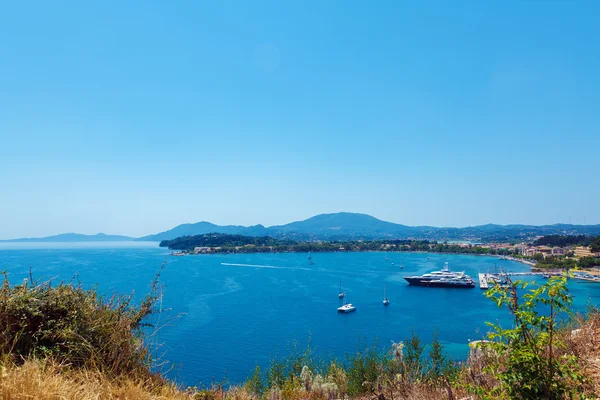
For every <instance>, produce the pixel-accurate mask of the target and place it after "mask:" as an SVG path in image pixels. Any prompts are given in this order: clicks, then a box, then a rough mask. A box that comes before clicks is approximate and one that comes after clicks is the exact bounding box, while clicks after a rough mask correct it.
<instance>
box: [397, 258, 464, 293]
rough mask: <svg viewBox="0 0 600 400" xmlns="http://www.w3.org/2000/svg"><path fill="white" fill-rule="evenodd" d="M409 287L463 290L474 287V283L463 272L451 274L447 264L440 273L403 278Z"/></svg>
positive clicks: (434, 272) (433, 272)
mask: <svg viewBox="0 0 600 400" xmlns="http://www.w3.org/2000/svg"><path fill="white" fill-rule="evenodd" d="M404 280H406V281H407V282H408V283H409V284H410V285H415V286H427V287H447V288H465V289H471V288H474V287H475V281H473V279H471V277H470V276H469V275H465V273H464V272H452V271H450V269H449V268H448V263H445V264H444V268H442V269H441V270H440V271H432V272H430V273H428V274H423V275H418V276H416V275H415V276H405V277H404Z"/></svg>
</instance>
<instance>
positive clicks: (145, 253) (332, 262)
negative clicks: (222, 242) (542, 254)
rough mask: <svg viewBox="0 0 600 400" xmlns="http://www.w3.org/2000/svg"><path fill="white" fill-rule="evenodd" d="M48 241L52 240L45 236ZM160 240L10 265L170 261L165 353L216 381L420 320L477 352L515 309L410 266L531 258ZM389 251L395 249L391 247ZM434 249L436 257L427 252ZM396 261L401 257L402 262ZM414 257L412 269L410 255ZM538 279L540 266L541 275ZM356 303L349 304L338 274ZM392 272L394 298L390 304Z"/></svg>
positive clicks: (591, 289)
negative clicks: (414, 282)
mask: <svg viewBox="0 0 600 400" xmlns="http://www.w3.org/2000/svg"><path fill="white" fill-rule="evenodd" d="M40 247H43V248H40ZM168 253H169V252H168V251H166V250H165V249H160V248H158V247H157V246H156V244H153V243H149V244H148V243H141V244H140V243H138V244H135V247H134V246H133V245H131V244H127V243H118V244H114V243H94V244H75V245H73V244H68V245H65V244H61V245H57V244H42V245H40V244H0V270H7V271H8V272H9V274H10V278H11V280H12V282H13V283H16V282H20V281H21V280H22V279H23V278H26V277H28V276H29V267H32V269H33V273H34V277H36V278H42V277H43V278H44V279H53V280H54V281H57V280H61V279H64V280H70V279H71V277H72V276H74V275H76V274H77V275H78V277H79V280H80V281H81V282H82V283H83V284H84V285H85V286H92V285H95V284H98V288H99V290H100V291H101V292H104V293H110V292H112V291H116V292H120V293H130V292H131V291H132V290H135V292H136V294H137V295H138V296H141V295H142V294H143V293H145V292H146V291H147V290H148V288H149V284H150V282H151V281H152V279H153V277H154V275H155V273H156V272H157V271H158V270H159V268H160V265H161V263H162V262H163V260H165V258H167V260H168V261H167V268H166V269H165V270H164V272H163V275H162V277H161V281H162V283H163V285H164V288H163V303H162V307H163V308H164V309H166V310H167V312H165V313H164V314H163V315H162V317H161V321H158V322H159V324H160V325H165V324H166V326H165V327H164V328H162V329H161V330H160V331H159V332H158V333H157V341H158V342H159V343H161V344H162V346H161V347H160V348H159V349H158V353H160V354H164V355H163V356H162V358H163V359H164V360H168V361H169V362H170V363H172V364H174V365H175V368H174V369H173V371H172V372H170V374H171V376H172V377H174V378H176V379H178V380H179V381H181V382H183V383H185V384H187V385H197V384H200V383H204V384H209V383H210V381H211V379H212V378H213V377H214V378H215V379H217V380H220V379H221V378H223V376H224V375H226V376H227V378H228V379H229V380H230V381H231V382H239V381H241V380H243V379H245V378H246V376H247V374H248V373H250V372H251V370H252V369H253V367H254V365H256V364H257V363H258V364H260V365H261V366H265V365H268V362H269V360H270V359H271V358H272V357H273V356H275V355H276V354H277V353H279V354H280V355H283V354H285V353H286V352H287V351H288V350H289V349H290V343H291V341H292V340H297V341H298V342H299V343H300V344H301V345H303V346H304V345H306V342H307V340H308V337H309V336H310V337H311V344H312V347H313V348H314V349H315V351H316V353H317V354H319V355H323V356H327V357H338V358H344V356H345V354H346V353H348V352H354V351H356V350H357V348H358V341H359V339H360V340H361V342H363V343H368V344H371V343H373V341H374V340H375V339H376V338H377V340H378V343H379V344H380V345H381V346H388V344H390V343H391V341H392V340H393V341H399V340H404V339H405V338H406V337H407V336H408V335H410V332H411V330H414V331H415V332H416V333H417V334H419V335H420V336H421V338H422V340H423V341H425V342H428V341H429V340H430V338H431V336H432V334H433V332H434V330H435V329H436V328H437V329H438V330H439V337H440V340H441V341H442V343H443V344H444V345H445V347H446V350H447V351H448V353H449V354H450V355H451V356H452V357H453V358H455V359H461V358H464V357H465V356H466V353H467V343H468V341H469V340H476V339H480V338H482V336H483V334H484V333H485V332H486V331H487V329H486V326H485V324H484V321H486V320H488V321H496V320H498V319H499V320H500V321H506V317H505V313H504V312H502V311H500V310H498V309H497V308H496V307H495V306H494V305H493V304H492V303H491V302H490V301H489V300H487V299H486V298H485V297H484V296H483V294H482V292H481V291H480V290H479V289H470V290H468V289H467V290H461V289H432V288H420V287H412V286H408V285H407V284H406V283H405V281H404V280H403V279H402V275H407V274H410V275H412V274H422V273H425V272H429V271H431V270H436V269H440V268H441V267H442V266H443V263H444V261H448V262H449V263H450V267H451V269H453V270H465V271H466V272H467V273H468V274H471V275H472V276H476V275H477V272H478V271H482V272H486V271H487V270H488V268H490V267H493V265H494V263H497V264H498V266H500V267H502V268H506V269H508V270H512V271H526V270H527V269H528V267H526V266H524V265H522V264H519V263H515V262H511V261H502V260H497V259H494V258H490V257H477V256H462V255H439V254H410V253H327V254H313V255H312V257H313V259H314V261H315V265H312V266H309V265H308V261H307V255H306V254H251V255H206V256H205V255H200V256H187V257H168ZM386 257H389V261H385V258H386ZM428 257H429V258H428ZM392 262H393V263H394V265H392ZM400 265H403V266H404V269H402V270H401V269H400V268H399V266H400ZM538 279H539V278H538ZM340 280H341V281H342V285H343V289H344V291H345V292H346V293H347V296H346V298H347V301H348V302H351V303H354V304H355V305H356V306H357V311H356V312H355V313H352V314H345V315H342V314H338V313H337V312H336V308H337V307H338V306H339V300H338V297H337V293H338V288H339V282H340ZM385 284H387V295H388V297H389V299H390V300H391V304H390V305H389V306H388V307H384V306H383V305H382V299H383V289H384V285H385ZM570 290H571V292H572V293H573V294H574V296H575V301H576V306H577V308H579V309H582V310H583V309H584V308H585V307H586V305H587V304H588V303H591V304H594V305H600V285H595V284H593V283H570Z"/></svg>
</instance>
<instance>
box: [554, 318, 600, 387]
mask: <svg viewBox="0 0 600 400" xmlns="http://www.w3.org/2000/svg"><path fill="white" fill-rule="evenodd" d="M562 334H563V338H564V342H565V344H566V348H565V349H564V350H563V351H564V352H565V353H568V354H574V355H575V356H576V357H577V359H578V362H579V364H580V365H581V367H582V370H583V374H584V376H585V377H586V378H587V379H586V386H587V389H588V391H589V392H591V393H597V394H600V313H599V312H598V311H597V310H595V311H593V312H590V313H588V314H587V315H585V316H583V315H579V316H576V317H575V318H574V324H573V330H571V329H567V330H565V331H563V332H562Z"/></svg>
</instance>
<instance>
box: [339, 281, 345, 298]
mask: <svg viewBox="0 0 600 400" xmlns="http://www.w3.org/2000/svg"><path fill="white" fill-rule="evenodd" d="M344 296H346V293H344V292H342V281H340V292H339V293H338V297H339V298H340V299H343V298H344Z"/></svg>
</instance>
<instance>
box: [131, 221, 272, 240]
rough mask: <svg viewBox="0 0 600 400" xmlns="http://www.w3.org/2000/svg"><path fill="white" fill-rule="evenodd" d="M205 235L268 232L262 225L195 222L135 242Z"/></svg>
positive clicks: (264, 233) (251, 234) (262, 233)
mask: <svg viewBox="0 0 600 400" xmlns="http://www.w3.org/2000/svg"><path fill="white" fill-rule="evenodd" d="M205 233H227V234H230V235H245V236H268V230H267V228H265V227H264V226H262V225H255V226H241V225H224V226H219V225H215V224H211V223H210V222H205V221H202V222H197V223H195V224H181V225H177V226H176V227H175V228H173V229H169V230H168V231H164V232H161V233H157V234H155V235H148V236H143V237H141V238H138V239H136V240H146V241H151V242H160V241H163V240H171V239H175V238H178V237H181V236H193V235H203V234H205Z"/></svg>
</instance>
